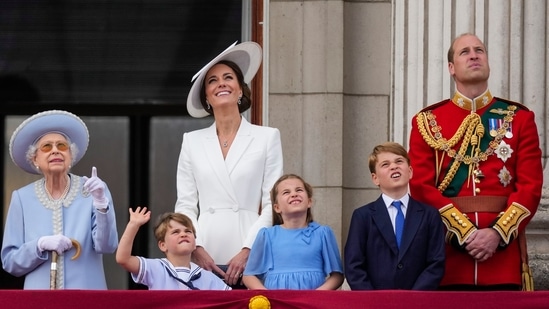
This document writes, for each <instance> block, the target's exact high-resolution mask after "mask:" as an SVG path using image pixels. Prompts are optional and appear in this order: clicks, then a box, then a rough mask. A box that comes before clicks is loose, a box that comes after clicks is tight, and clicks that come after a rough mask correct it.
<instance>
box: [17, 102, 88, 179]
mask: <svg viewBox="0 0 549 309" xmlns="http://www.w3.org/2000/svg"><path fill="white" fill-rule="evenodd" d="M48 133H60V134H63V135H65V136H66V137H68V138H69V139H70V141H71V143H75V144H76V146H77V147H78V153H77V154H76V156H75V157H74V158H73V162H72V163H73V164H76V163H77V162H78V161H80V159H82V157H83V156H84V154H85V153H86V150H87V149H88V143H89V133H88V128H87V127H86V124H85V123H84V122H83V121H82V119H80V118H78V117H77V116H76V115H74V114H71V113H69V112H66V111H61V110H50V111H45V112H41V113H38V114H35V115H33V116H31V117H29V118H27V119H26V120H25V121H23V122H22V123H21V124H20V125H19V126H18V127H17V129H15V131H14V132H13V134H12V135H11V140H10V156H11V159H12V160H13V163H15V165H17V166H19V167H20V168H22V169H23V170H24V171H26V172H29V173H31V174H39V172H38V171H37V170H36V169H35V168H34V166H33V165H32V164H31V163H30V162H29V161H27V151H28V149H29V146H31V145H34V144H36V142H37V141H38V140H39V139H40V138H41V137H42V136H44V135H46V134H48Z"/></svg>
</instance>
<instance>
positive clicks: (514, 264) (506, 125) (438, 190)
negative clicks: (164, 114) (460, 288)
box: [409, 91, 543, 286]
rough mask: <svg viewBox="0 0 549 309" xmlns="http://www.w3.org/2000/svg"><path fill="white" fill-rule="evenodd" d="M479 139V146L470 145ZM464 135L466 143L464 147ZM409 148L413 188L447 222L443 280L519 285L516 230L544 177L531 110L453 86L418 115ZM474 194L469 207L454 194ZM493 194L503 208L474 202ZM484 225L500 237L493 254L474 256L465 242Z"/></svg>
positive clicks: (527, 214)
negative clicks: (479, 258)
mask: <svg viewBox="0 0 549 309" xmlns="http://www.w3.org/2000/svg"><path fill="white" fill-rule="evenodd" d="M475 111H476V113H475ZM472 114H476V115H472ZM477 115H478V116H477ZM479 116H480V117H479ZM475 121H477V122H479V123H481V124H482V126H479V125H478V124H477V125H473V123H475ZM474 136H477V137H474ZM464 141H465V142H464ZM476 141H479V142H478V143H477V144H476V145H480V146H475V145H473V144H475V142H476ZM463 143H468V144H469V147H463V148H461V146H462V144H463ZM437 149H438V150H437ZM460 149H461V151H460ZM409 154H410V160H411V166H412V167H413V169H414V176H413V178H412V179H411V180H410V192H411V194H412V196H413V197H414V198H416V199H418V200H420V201H422V202H425V203H427V204H430V205H433V206H435V207H436V208H438V209H439V211H440V212H441V215H442V218H443V221H444V223H445V225H446V227H447V230H448V233H447V245H446V271H445V276H444V278H443V280H442V283H441V286H444V285H455V284H467V285H496V284H518V285H520V284H521V255H520V248H519V244H518V241H517V233H518V232H524V229H525V227H526V225H527V224H528V222H529V221H530V220H531V219H532V217H533V216H534V214H535V212H536V210H537V208H538V205H539V201H540V198H541V189H542V184H543V171H542V166H541V149H540V147H539V137H538V132H537V128H536V124H535V122H534V113H533V112H531V111H529V110H528V109H527V108H526V107H525V106H523V105H521V104H518V103H515V102H510V101H506V100H502V99H499V98H494V97H492V96H491V94H490V92H489V91H486V92H485V93H484V94H483V95H481V96H480V97H478V98H476V99H475V100H470V99H468V98H465V97H463V96H461V95H460V94H459V93H456V95H455V96H454V98H453V99H452V100H445V101H442V102H440V103H437V104H434V105H432V106H429V107H427V108H425V109H424V110H423V111H421V112H420V113H418V114H417V115H416V116H414V118H413V120H412V131H411V134H410V150H409ZM456 161H457V162H456ZM476 163H478V165H477V164H476ZM452 164H454V165H452ZM472 196H475V197H474V198H470V199H469V201H474V202H473V203H471V205H472V207H465V206H463V207H462V208H463V210H464V211H460V205H458V204H459V203H458V202H454V201H453V200H452V199H451V198H453V197H472ZM494 197H495V199H499V200H501V201H502V208H501V211H497V212H492V211H493V210H491V211H486V210H485V209H483V207H482V206H483V205H479V204H478V203H477V202H478V201H479V199H483V198H488V199H491V198H494ZM483 201H484V200H483ZM471 205H468V206H471ZM477 207H478V209H476V208H477ZM471 208H473V209H471ZM487 227H493V228H494V229H495V230H496V231H497V232H498V233H499V234H500V236H501V237H502V242H501V243H500V248H498V249H497V251H496V253H495V254H494V255H493V256H492V257H491V258H490V259H488V260H487V261H485V262H477V261H476V260H475V259H473V258H472V257H471V256H470V255H469V254H468V253H467V252H466V251H465V250H464V249H463V247H464V242H465V239H466V238H467V237H468V236H469V235H470V234H471V233H472V232H474V231H475V230H476V229H477V228H478V229H482V228H487ZM450 236H451V237H453V240H452V239H451V238H450ZM450 243H453V244H450ZM460 245H461V249H460Z"/></svg>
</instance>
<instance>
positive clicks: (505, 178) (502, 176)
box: [498, 166, 513, 187]
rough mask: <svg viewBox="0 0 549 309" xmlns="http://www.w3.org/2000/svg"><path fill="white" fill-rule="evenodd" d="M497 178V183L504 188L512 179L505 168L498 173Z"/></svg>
mask: <svg viewBox="0 0 549 309" xmlns="http://www.w3.org/2000/svg"><path fill="white" fill-rule="evenodd" d="M498 177H499V182H501V184H502V185H503V186H504V187H507V185H508V184H509V183H510V182H511V179H513V177H511V173H509V170H507V168H506V167H505V166H504V167H503V168H502V169H501V170H500V171H499V175H498Z"/></svg>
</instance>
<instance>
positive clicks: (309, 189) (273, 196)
mask: <svg viewBox="0 0 549 309" xmlns="http://www.w3.org/2000/svg"><path fill="white" fill-rule="evenodd" d="M286 179H298V180H300V181H301V182H302V183H303V186H304V187H305V191H306V192H307V195H308V196H309V198H310V199H312V198H313V187H312V186H311V185H310V184H308V183H307V182H305V180H303V178H301V177H300V176H298V175H295V174H286V175H282V176H280V178H278V180H277V181H276V182H275V183H274V185H273V188H272V189H271V203H272V204H273V225H280V224H282V223H284V220H283V219H282V216H281V215H280V214H279V213H278V212H276V211H275V209H274V205H275V204H277V203H278V200H277V198H276V196H277V194H278V185H279V184H280V183H281V182H283V181H284V180H286ZM311 222H313V213H312V212H311V208H309V209H307V224H309V223H311Z"/></svg>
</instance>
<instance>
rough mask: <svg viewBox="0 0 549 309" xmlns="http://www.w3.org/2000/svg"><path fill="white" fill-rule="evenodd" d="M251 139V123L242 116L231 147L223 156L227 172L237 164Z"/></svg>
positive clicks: (230, 171)
mask: <svg viewBox="0 0 549 309" xmlns="http://www.w3.org/2000/svg"><path fill="white" fill-rule="evenodd" d="M252 140H253V136H252V125H251V124H250V123H249V122H248V121H247V120H246V118H244V117H242V121H241V122H240V127H239V128H238V131H237V132H236V136H235V138H234V141H233V143H232V145H231V149H229V152H228V153H227V157H226V158H225V165H226V166H227V172H228V173H229V174H231V173H232V171H233V170H234V168H235V167H236V166H237V165H238V162H239V161H240V159H241V158H242V156H243V155H244V154H245V153H246V150H247V149H248V146H250V143H251V142H252Z"/></svg>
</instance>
